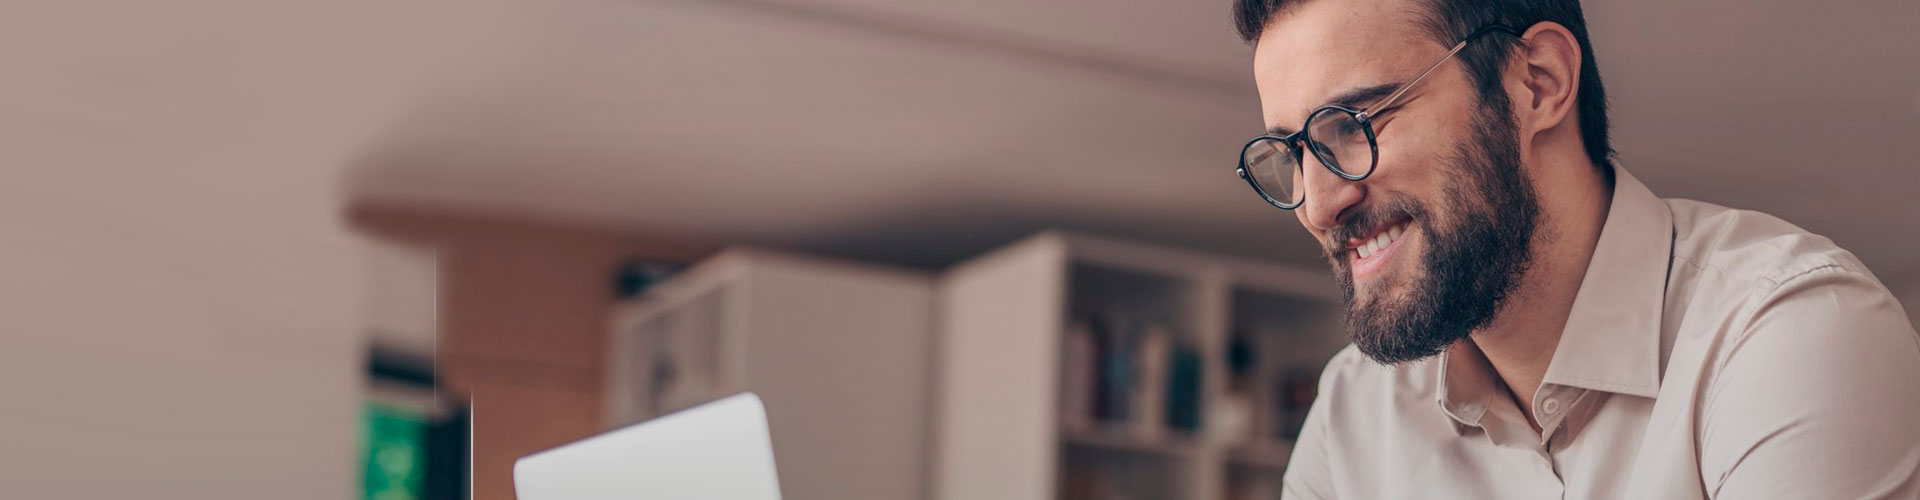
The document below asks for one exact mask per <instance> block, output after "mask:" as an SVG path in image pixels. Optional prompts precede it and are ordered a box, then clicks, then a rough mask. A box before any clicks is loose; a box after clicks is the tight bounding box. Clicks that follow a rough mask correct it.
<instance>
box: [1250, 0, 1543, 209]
mask: <svg viewBox="0 0 1920 500" xmlns="http://www.w3.org/2000/svg"><path fill="white" fill-rule="evenodd" d="M1495 32H1498V33H1506V34H1509V35H1513V36H1515V37H1519V36H1521V32H1520V30H1516V29H1513V28H1512V27H1510V26H1507V25H1504V24H1489V25H1486V26H1483V27H1481V28H1480V29H1477V30H1473V33H1472V34H1469V35H1467V37H1466V38H1462V39H1460V42H1458V43H1455V44H1453V47H1452V48H1451V49H1448V50H1447V54H1446V55H1443V56H1440V60H1438V61H1434V62H1433V64H1431V65H1428V66H1427V69H1425V70H1421V71H1420V73H1419V74H1418V75H1414V77H1413V79H1412V80H1408V81H1407V84H1406V85H1401V86H1400V88H1399V89H1397V90H1394V91H1393V93H1392V94H1388V95H1387V97H1386V98H1385V99H1382V100H1381V101H1380V103H1379V104H1377V105H1374V106H1371V107H1370V108H1369V109H1365V110H1357V109H1353V108H1349V107H1346V106H1341V105H1338V104H1327V105H1324V106H1320V107H1318V108H1314V109H1313V112H1311V113H1307V119H1306V122H1305V123H1302V124H1301V126H1300V130H1299V131H1296V132H1294V133H1292V134H1289V135H1287V136H1285V137H1281V136H1277V135H1273V134H1261V135H1259V136H1256V137H1254V138H1253V139H1249V140H1247V143H1246V144H1244V145H1241V146H1240V159H1239V160H1238V161H1239V164H1240V165H1239V167H1238V168H1235V169H1234V172H1235V173H1237V174H1239V175H1240V179H1241V180H1244V181H1247V185H1248V186H1251V187H1253V191H1254V192H1255V193H1258V194H1259V195H1260V198H1261V199H1265V200H1267V203H1268V204H1271V205H1273V206H1275V207H1278V208H1280V209H1281V210H1293V209H1295V208H1300V206H1301V205H1305V204H1306V203H1307V195H1306V193H1305V192H1302V193H1301V194H1300V201H1299V202H1298V203H1292V204H1288V203H1286V202H1282V201H1280V200H1278V199H1275V198H1274V197H1273V196H1272V195H1270V194H1267V190H1266V189H1262V188H1261V187H1260V183H1259V182H1255V181H1254V180H1253V172H1250V171H1249V170H1248V169H1247V150H1249V149H1252V148H1253V145H1255V144H1259V143H1261V142H1263V141H1279V142H1280V144H1282V145H1284V146H1286V150H1285V153H1286V154H1291V155H1293V156H1294V157H1295V161H1294V162H1293V166H1294V168H1306V167H1305V165H1304V164H1303V163H1301V161H1300V160H1302V159H1304V158H1303V157H1302V153H1301V152H1300V151H1301V149H1303V148H1301V147H1300V146H1299V143H1300V141H1301V140H1303V139H1304V140H1306V141H1307V142H1309V143H1312V142H1313V137H1312V136H1310V135H1308V134H1307V131H1308V130H1313V119H1314V118H1315V117H1318V116H1320V115H1321V114H1322V113H1325V112H1328V111H1333V112H1340V113H1346V114H1347V115H1348V116H1350V117H1352V118H1353V120H1354V122H1356V123H1359V124H1360V125H1361V130H1362V131H1363V132H1365V133H1366V136H1367V149H1368V151H1369V152H1370V154H1369V160H1368V164H1367V169H1366V171H1364V172H1362V173H1360V174H1358V175H1355V174H1351V173H1348V172H1346V171H1344V170H1342V169H1341V168H1340V167H1339V166H1338V165H1339V164H1340V162H1339V161H1338V159H1336V158H1328V157H1327V155H1328V154H1331V153H1321V152H1320V149H1321V148H1304V149H1306V150H1309V151H1312V152H1313V157H1314V158H1315V159H1318V160H1320V166H1322V167H1326V169H1327V171H1330V172H1333V174H1334V175H1337V176H1340V178H1342V179H1346V180H1348V181H1350V182H1359V181H1363V180H1366V179H1367V177H1369V176H1372V175H1373V170H1374V168H1375V167H1378V166H1379V165H1380V141H1379V140H1378V139H1377V138H1376V137H1375V136H1374V131H1373V119H1374V118H1375V117H1378V116H1379V115H1380V114H1382V113H1385V112H1387V111H1389V110H1390V108H1391V107H1392V106H1393V105H1394V104H1395V103H1396V101H1398V100H1400V96H1402V95H1404V94H1406V93H1407V91H1408V90H1411V89H1413V87H1414V86H1415V85H1419V84H1420V82H1422V81H1426V79H1427V75H1429V74H1431V73H1433V70H1436V69H1439V68H1440V65H1442V64H1446V62H1447V61H1448V60H1451V59H1453V56H1454V54H1458V53H1460V51H1461V50H1462V49H1465V48H1467V44H1469V43H1472V42H1473V41H1474V40H1477V39H1479V38H1480V37H1482V36H1485V35H1486V34H1488V33H1495ZM1288 175H1291V174H1288ZM1296 189H1297V188H1296Z"/></svg>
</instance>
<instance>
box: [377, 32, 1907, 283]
mask: <svg viewBox="0 0 1920 500" xmlns="http://www.w3.org/2000/svg"><path fill="white" fill-rule="evenodd" d="M1122 4H1124V5H1122ZM1227 8H1228V0H1208V1H1206V2H1192V1H1176V0H1157V1H1156V0H1131V1H1127V2H1111V1H1106V2H1103V1H1098V0H1061V1H1053V2H1030V1H1020V0H980V1H972V2H953V1H934V0H912V1H894V0H702V1H695V0H550V1H538V2H535V1H531V0H529V1H526V2H524V3H522V4H518V5H517V6H516V7H514V10H513V11H512V12H513V15H512V16H510V21H508V22H506V23H504V24H503V26H504V27H503V28H501V29H500V30H499V32H498V34H497V35H498V36H497V37H496V39H495V40H493V43H489V44H486V45H485V48H484V49H476V50H474V51H472V53H473V57H472V58H471V60H470V61H463V62H462V63H461V64H459V65H458V66H459V68H460V69H458V70H455V71H450V72H447V73H445V74H444V76H443V78H442V79H441V82H440V83H439V84H438V85H436V86H434V90H433V91H432V92H431V93H428V94H426V95H424V96H422V98H421V99H419V100H418V101H417V102H416V103H415V104H414V106H412V107H411V108H409V111H408V113H406V115H405V118H404V119H401V120H399V121H398V122H396V123H395V124H394V126H393V127H392V128H391V129H390V130H389V131H388V133H387V134H386V135H385V136H384V138H383V139H381V140H380V141H378V142H377V143H376V144H374V146H373V147H371V148H370V149H369V150H368V151H366V153H365V154H364V155H363V156H362V157H361V159H360V161H359V164H358V167H357V171H356V173H355V175H354V176H353V178H352V179H351V181H350V189H351V190H352V191H353V192H354V194H355V195H356V196H358V197H360V198H363V199H366V200H371V201H381V202H392V203H410V204H428V205H439V206H446V207H454V208H458V209H464V210H480V211H488V212H499V213H517V214H536V215H537V216H539V217H545V218H555V219H569V220H576V221H581V222H587V223H593V224H602V225H611V226H617V227H621V228H626V229H631V230H635V231H649V232H659V233H665V234H670V235H675V236H681V237H692V238H698V239H703V240H707V241H715V242H751V243H759V244H771V245H779V246H785V247H793V248H800V249H807V250H814V251H824V252H832V253H839V254H845V255H852V256H856V257H864V258H873V259H881V260H888V261H895V262H903V263H909V264H918V265H942V264H946V263H950V262H953V261H955V260H957V259H960V258H964V257H966V256H969V255H974V254H977V253H978V252H980V251H983V250H986V249H989V248H991V247H993V246H997V245H999V244H1001V243H1004V242H1007V241H1010V240H1011V239H1014V238H1017V237H1019V236H1022V235H1024V234H1026V233H1029V232H1031V231H1034V230H1036V229H1039V228H1043V227H1069V228H1076V229H1082V230H1090V231H1095V232H1101V233H1107V234H1113V235H1119V236H1126V237H1135V238H1144V239H1151V240H1154V241H1162V242H1168V243H1174V244H1180V245H1186V246H1193V247H1199V248H1203V249H1210V250H1214V251H1220V252H1228V253H1234V254H1241V255H1248V256H1255V257H1265V258H1272V259H1277V260H1282V261H1291V262H1301V263H1311V264H1313V265H1318V264H1317V262H1318V259H1319V257H1318V256H1317V254H1316V253H1315V250H1314V246H1313V244H1312V243H1311V242H1310V241H1309V240H1308V239H1307V238H1306V237H1305V235H1304V233H1303V232H1302V231H1300V230H1299V229H1297V226H1296V225H1295V224H1296V223H1295V222H1294V221H1293V219H1292V218H1291V216H1289V215H1286V214H1283V213H1280V212H1278V211H1275V210H1273V209H1271V208H1268V207H1267V206H1266V205H1264V204H1263V203H1261V202H1259V201H1257V200H1256V199H1254V198H1253V197H1252V196H1251V195H1250V194H1249V193H1248V192H1247V190H1246V187H1245V185H1244V184H1242V183H1241V182H1240V181H1239V179H1238V178H1236V177H1234V176H1233V175H1232V172H1231V170H1232V167H1233V162H1232V159H1231V158H1232V156H1233V153H1234V149H1235V148H1236V147H1237V146H1238V145H1239V143H1240V141H1242V140H1243V139H1244V138H1245V137H1246V136H1248V135H1250V134H1251V133H1254V132H1256V131H1257V129H1258V128H1259V127H1258V125H1259V122H1258V117H1257V102H1256V97H1255V95H1254V93H1253V91H1252V81H1251V78H1249V77H1248V76H1247V73H1248V67H1247V64H1246V59H1247V57H1248V55H1249V50H1248V49H1247V48H1246V47H1245V46H1243V45H1242V44H1240V43H1239V42H1238V40H1236V39H1235V38H1234V36H1233V34H1232V31H1231V27H1230V25H1229V23H1228V14H1227ZM1588 8H1589V9H1590V10H1589V12H1588V19H1589V23H1590V25H1591V28H1592V31H1593V37H1594V40H1595V45H1596V46H1597V52H1598V57H1599V58H1600V62H1601V69H1602V71H1603V74H1604V75H1605V76H1606V79H1607V83H1608V90H1609V92H1610V93H1611V94H1612V96H1613V99H1612V101H1613V109H1614V117H1615V118H1614V123H1615V137H1616V143H1615V144H1616V148H1617V149H1618V150H1619V151H1620V154H1621V157H1622V158H1623V160H1624V161H1625V163H1626V164H1627V165H1628V167H1629V168H1631V169H1633V171H1634V172H1635V174H1636V175H1638V176H1640V177H1641V178H1642V179H1643V180H1645V181H1647V182H1648V183H1649V184H1650V185H1652V186H1653V187H1654V189H1655V190H1656V191H1657V192H1659V193H1661V194H1663V195H1665V196H1678V197H1689V198H1696V199H1703V200H1707V201H1712V202H1717V203H1721V204H1726V205H1730V206H1736V207H1743V208H1752V209H1758V210H1762V211H1767V212H1770V213H1774V214H1776V215H1780V216H1782V217H1784V218H1786V219H1787V220H1789V221H1793V222H1795V223H1798V224H1800V225H1802V226H1804V227H1807V228H1809V229H1812V230H1814V231H1816V232H1819V233H1822V234H1826V235H1828V236H1830V237H1833V238H1834V239H1835V240H1837V241H1839V242H1840V243H1841V244H1842V245H1844V246H1846V247H1848V248H1850V249H1853V250H1854V251H1855V252H1856V253H1858V254H1860V255H1861V256H1862V258H1863V259H1865V260H1866V261H1867V262H1868V263H1869V264H1870V265H1871V266H1873V267H1874V269H1876V270H1877V272H1878V273H1879V274H1880V275H1881V276H1882V278H1883V279H1886V280H1887V281H1889V282H1906V281H1908V280H1915V279H1920V259H1914V258H1912V257H1911V256H1913V255H1916V254H1920V235H1917V234H1915V232H1914V231H1912V230H1911V229H1910V228H1914V227H1920V210H1916V209H1913V208H1910V207H1911V206H1910V205H1908V204H1907V202H1908V200H1909V199H1910V198H1911V196H1912V195H1911V192H1912V191H1914V190H1915V188H1920V171H1917V170H1916V169H1915V168H1914V167H1915V162H1916V160H1915V159H1916V158H1920V64H1916V63H1915V59H1914V57H1913V54H1912V52H1913V50H1914V49H1915V48H1916V47H1920V30H1915V29H1913V26H1915V25H1916V23H1920V3H1917V2H1913V1H1911V0H1868V1H1858V2H1815V3H1809V2H1799V1H1789V0H1770V1H1761V2H1744V1H1735V0H1712V1H1689V2H1660V1H1654V0H1611V1H1607V2H1590V5H1589V7H1588ZM1889 229H1892V230H1889Z"/></svg>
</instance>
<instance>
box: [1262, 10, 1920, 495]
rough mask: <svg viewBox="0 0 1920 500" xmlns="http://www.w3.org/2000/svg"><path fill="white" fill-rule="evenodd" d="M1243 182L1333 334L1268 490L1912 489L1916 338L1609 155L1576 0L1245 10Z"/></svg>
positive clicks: (1767, 235) (1751, 226)
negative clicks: (1315, 248)
mask: <svg viewBox="0 0 1920 500" xmlns="http://www.w3.org/2000/svg"><path fill="white" fill-rule="evenodd" d="M1235 15H1236V16H1237V21H1238V27H1239V29H1240V34H1241V36H1242V37H1243V38H1244V39H1246V40H1247V41H1248V42H1249V43H1252V44H1253V45H1254V51H1255V52H1254V62H1253V69H1254V77H1255V80H1256V83H1257V85H1258V87H1259V92H1260V103H1261V114H1262V117H1263V118H1264V120H1265V122H1266V125H1267V126H1268V127H1270V130H1269V131H1268V133H1267V134H1265V135H1262V136H1261V137H1259V138H1256V139H1254V140H1253V141H1250V142H1248V143H1247V145H1246V147H1245V148H1244V150H1243V152H1242V159H1241V169H1240V173H1241V175H1242V177H1243V178H1245V179H1246V180H1247V182H1248V183H1249V184H1252V185H1253V186H1254V187H1255V188H1256V191H1257V192H1258V193H1259V194H1260V195H1261V196H1262V197H1263V198H1265V199H1266V201H1267V202H1269V203H1271V204H1273V205H1275V206H1278V207H1280V208H1282V209H1286V210H1290V211H1292V212H1293V214H1294V215H1296V216H1298V217H1299V219H1300V222H1301V224H1302V225H1304V226H1306V229H1307V231H1308V232H1310V233H1312V235H1313V236H1314V237H1315V238H1317V239H1319V240H1320V242H1321V243H1322V244H1323V245H1324V247H1325V251H1326V254H1327V256H1328V258H1329V260H1330V261H1331V262H1332V265H1333V270H1334V274H1335V276H1336V278H1337V279H1338V281H1339V282H1340V285H1341V288H1342V291H1343V292H1344V293H1345V297H1346V303H1347V310H1348V313H1347V327H1348V329H1349V333H1350V334H1351V337H1352V340H1353V346H1352V347H1350V348H1348V349H1347V350H1345V351H1343V352H1341V353H1340V354H1339V355H1337V356H1335V357H1334V358H1333V360H1332V361H1330V362H1329V363H1328V365H1327V368H1326V371H1325V374H1324V376H1323V377H1322V380H1321V385H1320V398H1319V400H1318V401H1316V402H1315V403H1314V406H1313V409H1312V411H1311V414H1310V416H1309V417H1308V419H1307V423H1306V427H1305V429H1304V430H1303V431H1302V434H1301V437H1300V439H1299V442H1298V443H1297V446H1296V447H1295V451H1294V454H1293V458H1292V463H1291V465H1290V466H1289V467H1288V469H1287V473H1286V478H1285V479H1286V480H1285V497H1286V498H1290V499H1316V498H1347V499H1354V498H1358V499H1376V498H1378V499H1389V498H1391V499H1400V498H1473V499H1490V498H1518V499H1537V498H1569V499H1586V498H1633V499H1668V498H1677V499H1705V498H1723V499H1724V498H1769V499H1771V498H1806V499H1816V498H1818V499H1840V498H1920V338H1916V335H1915V333H1914V330H1913V326H1912V325H1911V324H1910V323H1909V321H1908V320H1907V318H1906V314H1905V312H1904V311H1902V310H1901V308H1900V306H1899V305H1898V303H1897V302H1895V300H1894V299H1893V297H1892V295H1891V294H1889V293H1888V292H1887V290H1886V288H1885V287H1883V286H1882V285H1881V284H1880V282H1879V281H1877V280H1876V279H1875V278H1874V277H1873V275H1872V274H1871V273H1869V272H1868V271H1867V269H1866V268H1865V267H1864V266H1862V265H1861V263H1860V262H1859V261H1858V260H1857V259H1855V258H1854V256H1853V255H1851V254H1849V253H1847V252H1846V251H1845V250H1842V249H1840V248H1838V247H1836V246H1834V244H1833V243H1832V242H1831V241H1829V240H1827V239H1825V238H1822V237H1820V236H1816V235H1813V234H1809V233H1807V232H1805V231H1802V230H1801V229H1799V228H1797V227H1794V226H1792V225H1790V224H1788V223H1786V222H1783V221H1781V220H1779V219H1776V218H1773V217H1770V216H1767V215H1764V214H1760V213H1755V212H1748V211H1740V210H1732V209H1728V208H1724V207H1719V206H1714V205H1710V204H1706V203H1700V202H1694V201H1686V200H1663V199H1660V198H1657V197H1655V196H1654V194H1653V193H1652V192H1650V191H1648V189H1647V187H1646V186H1645V185H1643V184H1641V183H1640V181H1638V180H1636V179H1635V178H1634V177H1633V176H1632V175H1631V174H1629V173H1628V172H1627V171H1626V170H1624V169H1622V168H1620V167H1618V166H1616V165H1614V164H1613V163H1612V162H1611V161H1610V158H1609V156H1610V152H1611V150H1610V146H1609V145H1608V143H1607V116H1606V106H1605V98H1604V96H1603V94H1602V92H1603V91H1602V89H1601V82H1600V75H1599V72H1598V67H1597V65H1596V64H1595V62H1594V57H1593V50H1592V47H1591V45H1590V44H1589V42H1588V40H1587V30H1586V27H1585V21H1584V19H1583V15H1582V13H1581V10H1580V6H1579V4H1578V3H1577V2H1575V1H1573V0H1539V1H1513V0H1504V1H1473V0H1423V1H1417V0H1238V3H1237V5H1236V6H1235Z"/></svg>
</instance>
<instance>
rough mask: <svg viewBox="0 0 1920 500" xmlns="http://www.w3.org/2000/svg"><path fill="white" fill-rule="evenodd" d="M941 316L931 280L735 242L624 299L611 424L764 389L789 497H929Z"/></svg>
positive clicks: (615, 344) (610, 396)
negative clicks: (935, 347)
mask: <svg viewBox="0 0 1920 500" xmlns="http://www.w3.org/2000/svg"><path fill="white" fill-rule="evenodd" d="M933 315H934V282H933V278H932V276H930V275H926V274H922V273H917V272H910V271H902V270H896V269H890V268H883V267H878V266H868V265H861V264H855V263H849V262H843V261H834V260H827V259H818V258H809V257H801V256H796V255H790V254H782V253H777V252H771V251H765V250H756V249H736V250H729V251H727V252H724V253H722V254H721V255H719V256H716V257H714V258H711V259H708V260H706V261H703V262H701V263H700V264H698V265H696V266H694V267H693V268H691V269H688V270H687V271H685V272H683V273H681V274H680V275H678V276H675V277H674V278H673V279H671V280H668V281H667V282H665V283H662V284H660V285H658V286H656V287H655V288H653V289H651V290H648V291H647V292H646V293H645V294H644V295H642V296H641V297H639V298H637V299H636V300H633V301H630V302H628V303H624V304H621V305H619V306H617V307H616V309H615V310H614V312H613V319H612V325H611V328H612V339H611V340H612V342H611V347H612V348H611V350H610V356H611V357H610V359H609V364H608V365H609V370H608V374H607V375H608V379H607V384H606V387H607V394H606V402H607V423H608V425H609V427H614V426H620V425H625V424H628V423H632V422H637V421H641V420H645V419H648V418H651V417H655V416H659V415H662V414H665V413H670V412H672V411H674V410H678V409H681V408H686V407H688V406H692V405H696V404H699V403H702V402H706V401H711V400H714V399H718V398H720V397H723V396H726V395H730V394H734V393H737V392H741V391H753V392H755V393H758V394H759V395H760V397H761V399H762V400H763V401H764V402H765V403H766V407H767V413H768V418H769V420H770V425H771V430H772V437H773V444H774V457H775V461H776V462H777V466H778V467H779V472H780V481H781V490H782V493H783V496H784V498H787V499H789V500H829V499H832V500H840V499H869V500H899V499H911V498H923V497H924V496H925V485H926V480H925V477H926V475H927V466H926V459H927V454H926V449H927V441H928V437H927V435H928V432H929V429H928V427H927V425H928V424H927V423H928V422H929V421H930V418H929V415H928V408H929V406H930V396H929V393H930V392H931V390H932V386H931V380H930V378H929V377H930V376H931V370H930V369H928V366H929V365H930V364H931V362H932V355H933V354H932V351H931V349H932V342H933V334H932V332H933V320H932V318H933Z"/></svg>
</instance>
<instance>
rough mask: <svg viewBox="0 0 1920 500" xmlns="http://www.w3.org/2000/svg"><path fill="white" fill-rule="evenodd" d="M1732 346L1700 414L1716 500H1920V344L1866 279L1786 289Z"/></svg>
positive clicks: (1817, 274)
mask: <svg viewBox="0 0 1920 500" xmlns="http://www.w3.org/2000/svg"><path fill="white" fill-rule="evenodd" d="M1749 311H1751V312H1750V313H1749V315H1748V317H1749V318H1751V319H1750V320H1749V321H1747V322H1746V325H1745V326H1744V328H1741V331H1740V332H1739V334H1738V335H1737V336H1735V335H1729V336H1728V337H1727V340H1726V342H1729V343H1730V344H1729V345H1727V346H1722V352H1723V353H1724V354H1723V356H1724V358H1723V360H1724V361H1723V362H1722V363H1721V364H1720V366H1721V369H1720V370H1719V372H1718V373H1717V374H1714V375H1713V376H1712V378H1711V379H1710V380H1711V381H1710V382H1709V385H1708V387H1707V388H1706V393H1705V396H1704V397H1703V399H1702V401H1701V406H1700V408H1699V409H1698V410H1699V414H1698V417H1699V420H1698V421H1697V422H1698V424H1699V425H1700V428H1699V431H1700V433H1699V438H1700V441H1699V445H1700V450H1699V451H1700V466H1701V468H1700V473H1701V479H1702V480H1703V483H1704V486H1705V487H1706V488H1707V491H1708V492H1710V493H1711V496H1712V497H1713V498H1715V499H1746V498H1769V499H1773V498H1777V499H1869V498H1871V499H1880V498H1901V499H1920V337H1916V335H1915V333H1914V330H1913V326H1912V324H1911V323H1910V322H1909V320H1908V318H1907V316H1906V313H1905V312H1904V311H1903V310H1902V309H1901V307H1900V305H1899V303H1898V302H1897V301H1895V300H1894V298H1893V296H1892V294H1891V293H1889V292H1887V290H1886V288H1885V287H1884V286H1882V285H1880V283H1879V282H1877V281H1875V280H1874V279H1873V278H1872V277H1871V276H1870V275H1867V274H1865V273H1864V272H1859V271H1854V270H1850V269H1845V268H1841V267H1824V268H1819V269H1815V270H1812V271H1809V272H1806V273H1802V274H1799V275H1797V276H1794V277H1792V278H1790V279H1786V280H1783V281H1782V282H1781V283H1780V285H1779V286H1778V287H1775V288H1774V289H1773V290H1772V291H1771V292H1767V293H1766V294H1765V295H1764V296H1763V298H1762V299H1761V300H1759V301H1757V302H1755V303H1754V305H1753V306H1752V307H1751V308H1750V309H1749Z"/></svg>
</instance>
